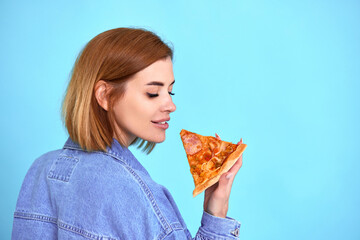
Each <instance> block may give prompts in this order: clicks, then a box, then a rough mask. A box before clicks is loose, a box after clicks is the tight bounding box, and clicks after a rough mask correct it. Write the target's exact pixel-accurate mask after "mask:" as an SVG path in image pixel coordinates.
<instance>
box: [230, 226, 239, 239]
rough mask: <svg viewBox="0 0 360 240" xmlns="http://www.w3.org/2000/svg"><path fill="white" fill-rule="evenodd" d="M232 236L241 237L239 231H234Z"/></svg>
mask: <svg viewBox="0 0 360 240" xmlns="http://www.w3.org/2000/svg"><path fill="white" fill-rule="evenodd" d="M231 234H232V235H234V236H235V237H238V236H239V229H238V228H237V229H235V230H234V231H231Z"/></svg>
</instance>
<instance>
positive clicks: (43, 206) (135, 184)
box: [12, 139, 240, 240]
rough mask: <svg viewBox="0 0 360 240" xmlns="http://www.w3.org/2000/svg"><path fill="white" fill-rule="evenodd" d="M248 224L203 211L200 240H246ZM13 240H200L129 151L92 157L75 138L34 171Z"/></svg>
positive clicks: (20, 202) (117, 150) (37, 162)
mask: <svg viewBox="0 0 360 240" xmlns="http://www.w3.org/2000/svg"><path fill="white" fill-rule="evenodd" d="M239 228H240V223H239V222H237V221H236V220H234V219H231V218H226V219H224V218H217V217H214V216H212V215H210V214H208V213H206V212H203V217H202V220H201V227H200V228H199V231H198V233H197V234H196V236H195V239H238V233H239ZM12 239H14V240H17V239H98V240H100V239H102V240H105V239H107V240H110V239H159V240H160V239H192V237H191V235H190V232H189V231H188V229H187V227H186V225H185V223H184V220H183V218H182V217H181V215H180V212H179V210H178V208H177V206H176V204H175V202H174V200H173V198H172V196H171V194H170V193H169V191H168V190H167V189H166V188H165V187H163V186H162V185H159V184H157V183H156V182H154V181H153V180H152V179H151V177H150V175H149V174H148V172H147V171H146V170H145V168H144V167H143V166H142V165H141V164H140V162H139V161H138V160H137V159H136V158H135V157H134V155H133V154H132V153H131V152H130V151H129V150H128V149H127V148H125V147H122V146H121V145H120V144H119V143H118V142H117V141H116V140H114V142H113V144H112V146H111V147H109V148H108V149H107V152H101V151H98V152H91V153H89V152H86V151H83V150H82V149H81V148H80V146H79V145H78V144H76V143H74V142H73V141H71V139H68V141H67V142H66V143H65V146H64V148H63V149H60V150H56V151H52V152H49V153H46V154H44V155H43V156H41V157H40V158H38V159H37V160H35V162H34V163H33V165H32V166H31V168H30V169H29V171H28V173H27V175H26V177H25V180H24V182H23V185H22V187H21V190H20V193H19V198H18V201H17V205H16V209H15V213H14V223H13V231H12Z"/></svg>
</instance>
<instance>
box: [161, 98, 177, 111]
mask: <svg viewBox="0 0 360 240" xmlns="http://www.w3.org/2000/svg"><path fill="white" fill-rule="evenodd" d="M175 110H176V105H175V104H174V102H173V100H172V98H171V97H170V99H169V100H168V101H166V104H165V105H164V111H166V112H169V113H171V112H174V111H175Z"/></svg>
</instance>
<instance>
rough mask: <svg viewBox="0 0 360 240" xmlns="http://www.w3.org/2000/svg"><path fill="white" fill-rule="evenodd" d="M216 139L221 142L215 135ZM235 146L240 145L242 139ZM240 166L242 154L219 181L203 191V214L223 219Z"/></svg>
mask: <svg viewBox="0 0 360 240" xmlns="http://www.w3.org/2000/svg"><path fill="white" fill-rule="evenodd" d="M215 136H216V138H217V139H219V140H221V139H220V137H219V136H218V135H217V134H216V133H215ZM237 144H242V139H241V140H240V142H238V143H237ZM241 166H242V154H241V155H240V157H239V158H238V160H237V161H236V163H235V164H234V166H232V167H231V168H230V170H229V171H228V172H226V173H224V174H222V175H221V177H220V179H219V181H218V182H217V183H216V184H214V185H212V186H211V187H209V188H208V189H206V190H205V198H204V210H205V212H207V213H209V214H211V215H213V216H216V217H221V218H225V217H226V214H227V211H228V207H229V197H230V191H231V186H232V184H233V182H234V178H235V175H236V173H237V172H238V171H239V169H240V168H241Z"/></svg>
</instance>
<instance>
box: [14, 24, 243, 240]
mask: <svg viewBox="0 0 360 240" xmlns="http://www.w3.org/2000/svg"><path fill="white" fill-rule="evenodd" d="M172 57H173V52H172V50H171V49H170V48H169V47H168V46H167V45H166V44H165V43H164V42H162V41H161V39H160V38H159V37H158V36H156V35H155V34H154V33H152V32H149V31H147V30H143V29H129V28H118V29H112V30H109V31H106V32H103V33H101V34H99V35H98V36H96V37H95V38H93V39H92V40H91V41H90V42H89V43H88V44H87V45H86V47H85V48H84V49H83V51H82V52H81V53H80V55H79V57H78V59H77V60H76V63H75V66H74V69H73V72H72V77H71V80H70V83H69V86H68V88H67V92H66V96H65V99H64V102H63V118H64V122H65V125H66V128H67V130H68V132H69V139H68V140H67V142H66V143H65V145H64V147H63V149H60V150H56V151H52V152H49V153H46V154H44V155H43V156H41V157H40V158H38V159H37V160H36V161H35V162H34V163H33V165H32V166H31V168H30V169H29V171H28V173H27V175H26V177H25V180H24V182H23V185H22V188H21V191H20V194H19V198H18V202H17V205H16V210H15V213H14V224H13V232H12V239H191V235H190V233H189V231H188V230H187V227H186V225H185V223H184V221H183V219H182V217H181V215H180V213H179V210H178V208H177V206H176V204H175V202H174V200H173V198H172V197H171V195H170V193H169V192H168V190H167V189H166V188H164V187H163V186H161V185H159V184H157V183H156V182H154V181H153V180H152V179H151V177H150V176H149V174H148V172H147V171H146V170H145V169H144V167H143V166H142V165H141V164H140V162H139V161H138V160H137V159H136V158H135V157H134V155H133V154H132V153H131V152H130V151H129V149H128V147H129V146H130V145H132V144H139V146H140V147H143V148H144V150H145V151H147V152H148V153H149V152H151V150H152V149H153V148H154V146H155V144H156V143H160V142H163V141H164V140H165V131H166V129H167V128H168V127H169V125H168V123H167V122H168V121H169V120H170V113H172V112H174V111H175V109H176V106H175V104H174V103H173V101H172V95H173V93H172V88H173V86H174V83H175V80H174V74H173V68H172ZM241 164H242V158H241V157H240V159H239V160H238V161H237V163H236V164H235V165H234V167H233V168H232V169H230V170H229V172H228V173H226V174H224V175H223V176H222V177H221V178H220V181H219V182H218V183H217V184H215V185H214V186H212V187H210V188H209V189H207V190H206V192H205V200H204V211H203V217H202V220H201V227H200V228H199V231H198V232H197V234H196V236H195V239H236V238H237V236H238V232H239V228H240V223H239V222H237V221H236V220H234V219H231V218H228V217H226V214H227V210H228V201H229V195H230V191H231V185H232V182H233V180H234V177H235V175H236V173H237V171H238V170H239V169H240V167H241Z"/></svg>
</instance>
